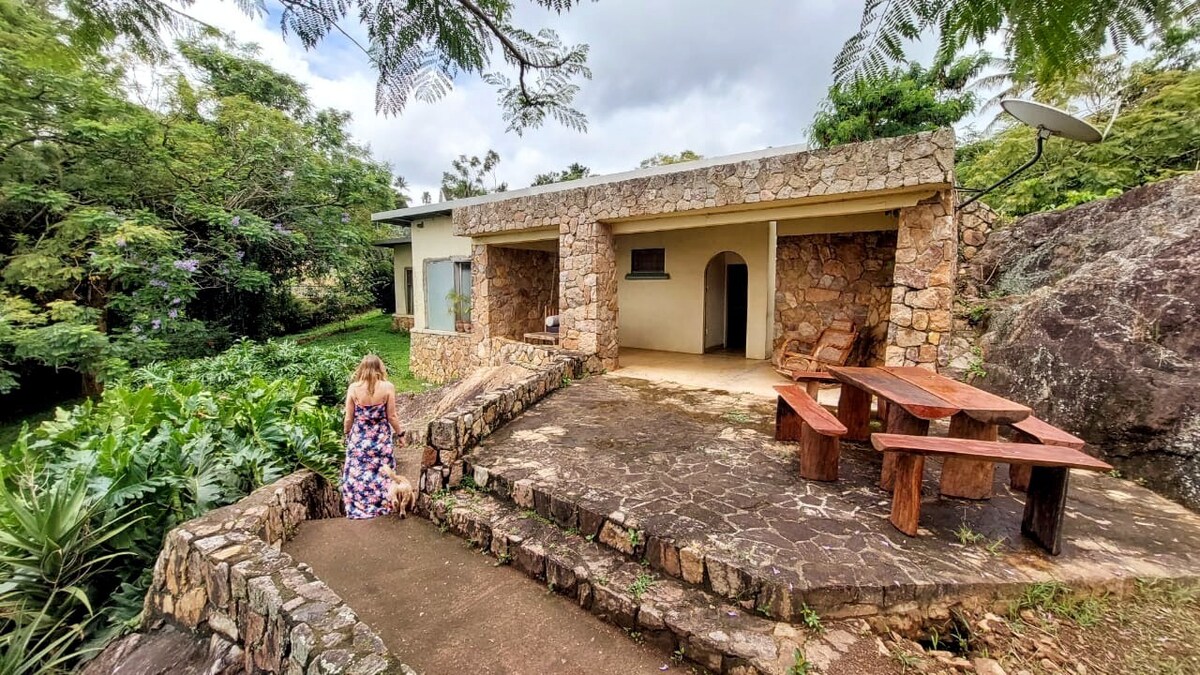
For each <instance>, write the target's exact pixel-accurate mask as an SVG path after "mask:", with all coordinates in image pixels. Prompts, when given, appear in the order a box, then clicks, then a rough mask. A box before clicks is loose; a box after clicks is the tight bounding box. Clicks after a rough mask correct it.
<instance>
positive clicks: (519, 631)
mask: <svg viewBox="0 0 1200 675" xmlns="http://www.w3.org/2000/svg"><path fill="white" fill-rule="evenodd" d="M285 550H286V551H287V552H288V553H290V554H292V555H293V556H294V557H295V558H296V559H297V560H301V561H304V562H306V563H308V564H310V565H312V567H313V569H314V570H315V572H316V574H317V576H318V577H320V578H321V579H322V580H323V581H325V582H326V583H327V584H328V585H329V586H330V588H332V589H333V590H334V591H335V592H336V593H338V594H339V595H341V596H342V597H343V598H344V599H345V600H346V601H347V602H349V603H350V605H351V606H352V607H354V609H355V611H356V612H357V613H358V615H359V618H361V619H362V620H363V621H366V622H367V623H368V624H370V625H371V627H372V628H374V629H375V631H376V632H377V633H378V634H379V636H380V637H381V638H383V640H384V642H385V643H386V644H387V646H388V649H389V650H390V651H391V652H392V654H393V655H394V656H396V657H397V658H398V659H399V660H400V661H401V662H403V663H407V664H408V665H410V666H412V667H413V668H415V669H417V671H418V672H421V673H424V674H425V675H439V674H442V673H446V674H450V673H454V674H458V673H472V674H474V675H487V674H497V675H499V674H508V673H511V674H514V675H515V674H518V673H522V674H523V673H561V674H564V675H566V674H570V673H589V674H593V675H603V674H604V673H613V674H620V675H640V674H642V673H658V672H660V668H661V667H662V666H664V665H668V666H669V668H670V671H669V672H685V671H684V670H683V669H681V668H679V667H677V666H674V665H670V662H669V661H668V660H667V656H666V655H664V654H661V653H659V652H657V651H655V650H654V649H652V648H650V647H648V646H639V645H637V644H634V643H633V642H632V641H631V640H630V639H629V637H627V636H626V635H625V633H623V632H622V631H621V630H620V629H618V628H615V627H613V626H610V625H608V624H605V623H603V622H601V621H600V620H599V619H597V618H595V617H593V616H592V615H591V614H588V613H587V612H585V611H583V610H581V609H579V608H578V607H576V606H574V605H572V604H570V603H568V602H564V601H563V600H562V598H560V597H558V596H556V595H554V594H553V593H550V592H549V591H548V590H546V589H543V588H540V587H538V586H536V585H534V584H533V583H532V582H531V581H530V580H529V579H528V578H527V577H526V576H525V575H523V574H521V573H520V572H518V571H516V570H514V569H511V568H508V567H496V566H495V565H494V561H493V560H492V559H491V558H488V557H486V556H483V555H481V554H480V553H477V552H475V551H472V550H471V549H469V548H467V547H466V546H465V545H464V543H463V541H462V540H460V539H458V538H457V537H454V536H453V535H449V534H442V533H440V532H438V530H437V528H436V527H434V526H433V525H432V524H430V523H429V521H427V520H424V519H422V518H411V517H410V518H409V519H407V520H404V521H401V520H398V519H395V518H378V519H375V520H369V521H349V520H344V519H333V520H323V521H312V522H308V523H305V524H303V525H302V526H301V527H300V532H299V533H298V534H297V535H296V537H295V538H294V539H293V540H292V541H290V542H288V544H287V545H286V546H285ZM350 561H352V563H350ZM380 570H387V571H386V573H380Z"/></svg>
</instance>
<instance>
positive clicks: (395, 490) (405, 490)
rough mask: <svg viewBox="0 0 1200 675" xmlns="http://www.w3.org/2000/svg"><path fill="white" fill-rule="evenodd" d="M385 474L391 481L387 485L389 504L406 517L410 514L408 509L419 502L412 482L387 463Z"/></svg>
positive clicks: (384, 467) (384, 468)
mask: <svg viewBox="0 0 1200 675" xmlns="http://www.w3.org/2000/svg"><path fill="white" fill-rule="evenodd" d="M383 475H385V476H387V477H388V480H389V481H390V482H389V483H388V486H387V495H388V497H387V499H388V506H390V507H392V510H393V511H395V512H396V513H397V514H399V515H400V517H401V518H404V517H405V516H407V515H408V510H409V509H411V508H412V507H413V506H416V504H417V494H416V492H414V491H413V486H412V483H410V482H409V481H408V479H407V478H405V477H404V476H401V475H400V474H398V473H396V472H395V471H394V470H392V467H390V466H387V465H386V464H385V465H384V466H383Z"/></svg>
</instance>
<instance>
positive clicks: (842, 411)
mask: <svg viewBox="0 0 1200 675" xmlns="http://www.w3.org/2000/svg"><path fill="white" fill-rule="evenodd" d="M837 418H838V421H839V422H841V423H842V424H843V425H845V426H846V438H847V439H848V440H851V441H865V440H867V438H868V437H869V436H870V435H871V393H870V392H868V391H866V390H865V389H859V388H858V387H855V386H853V385H849V384H846V383H845V382H843V383H842V393H841V396H840V397H839V398H838V411H837Z"/></svg>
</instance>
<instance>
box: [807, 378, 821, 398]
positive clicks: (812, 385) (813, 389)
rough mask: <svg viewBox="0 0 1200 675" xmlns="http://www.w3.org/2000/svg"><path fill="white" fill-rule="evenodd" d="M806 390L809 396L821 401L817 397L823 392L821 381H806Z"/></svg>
mask: <svg viewBox="0 0 1200 675" xmlns="http://www.w3.org/2000/svg"><path fill="white" fill-rule="evenodd" d="M804 392H805V393H806V394H808V396H809V398H811V399H812V400H814V401H816V402H817V403H820V402H821V401H820V400H818V399H817V396H819V395H820V394H821V383H820V382H818V381H817V380H809V381H808V382H805V383H804Z"/></svg>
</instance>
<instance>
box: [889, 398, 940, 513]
mask: <svg viewBox="0 0 1200 675" xmlns="http://www.w3.org/2000/svg"><path fill="white" fill-rule="evenodd" d="M880 403H883V401H880ZM887 410H888V416H887V424H886V425H884V429H885V430H886V431H887V432H888V433H889V434H906V435H908V436H927V435H929V420H923V419H921V418H920V417H917V416H916V415H913V414H912V413H910V412H908V411H907V410H905V409H904V408H901V407H900V406H898V405H889V406H887ZM898 456H899V453H895V452H885V453H883V471H882V472H880V474H879V487H881V488H883V489H884V490H887V491H888V492H891V491H892V485H893V484H894V483H895V481H896V458H897V457H898Z"/></svg>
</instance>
